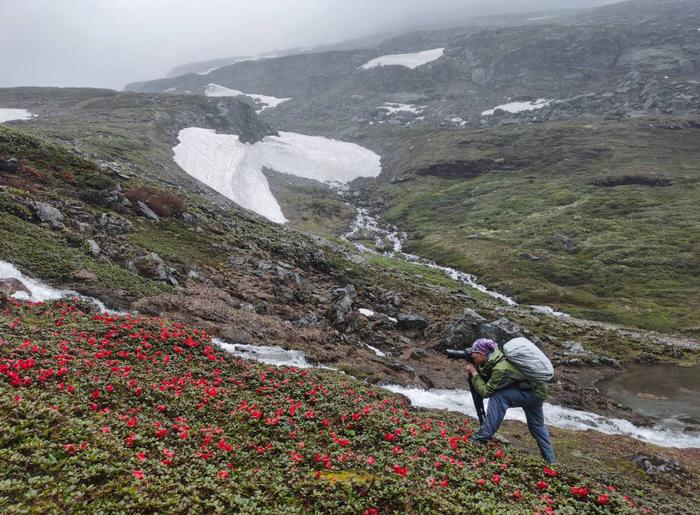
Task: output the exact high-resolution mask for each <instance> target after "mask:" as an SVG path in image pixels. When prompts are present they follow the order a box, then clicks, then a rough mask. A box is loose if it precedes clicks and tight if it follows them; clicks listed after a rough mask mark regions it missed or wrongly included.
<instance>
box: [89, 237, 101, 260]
mask: <svg viewBox="0 0 700 515" xmlns="http://www.w3.org/2000/svg"><path fill="white" fill-rule="evenodd" d="M85 244H86V245H87V250H88V252H89V253H90V254H91V255H92V256H94V257H98V256H99V255H100V254H101V253H102V249H101V248H100V246H99V245H98V244H97V242H96V241H95V240H87V241H86V242H85Z"/></svg>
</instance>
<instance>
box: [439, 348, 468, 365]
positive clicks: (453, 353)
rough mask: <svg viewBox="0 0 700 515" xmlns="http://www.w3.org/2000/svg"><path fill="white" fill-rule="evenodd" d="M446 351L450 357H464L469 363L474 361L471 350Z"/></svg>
mask: <svg viewBox="0 0 700 515" xmlns="http://www.w3.org/2000/svg"><path fill="white" fill-rule="evenodd" d="M445 352H446V353H447V357H448V358H450V359H463V360H465V361H468V362H469V363H474V360H473V359H472V354H471V352H467V351H466V350H456V349H447V350H445Z"/></svg>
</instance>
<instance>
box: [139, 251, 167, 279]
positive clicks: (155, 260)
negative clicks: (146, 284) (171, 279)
mask: <svg viewBox="0 0 700 515" xmlns="http://www.w3.org/2000/svg"><path fill="white" fill-rule="evenodd" d="M130 264H131V266H132V267H133V268H134V269H135V270H136V271H137V272H138V273H139V275H141V276H143V277H148V278H149V279H158V280H160V281H167V280H168V271H167V269H166V268H165V263H164V262H163V260H162V259H161V257H160V256H159V255H158V254H156V253H155V252H151V253H150V254H146V255H145V256H140V257H137V258H136V259H134V260H133V261H132V262H131V263H130Z"/></svg>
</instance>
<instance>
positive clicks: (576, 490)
mask: <svg viewBox="0 0 700 515" xmlns="http://www.w3.org/2000/svg"><path fill="white" fill-rule="evenodd" d="M569 491H570V492H571V493H572V494H574V495H575V496H577V497H581V498H583V497H587V496H588V494H589V493H591V489H590V488H588V487H587V486H584V487H578V486H572V487H571V489H570V490H569Z"/></svg>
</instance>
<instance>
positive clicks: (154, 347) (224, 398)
mask: <svg viewBox="0 0 700 515" xmlns="http://www.w3.org/2000/svg"><path fill="white" fill-rule="evenodd" d="M0 306H2V307H0V310H1V311H0V425H1V426H0V427H2V428H3V430H2V431H1V432H0V460H1V461H2V463H3V467H2V469H1V470H2V472H0V511H2V512H3V513H20V512H26V511H32V512H42V511H45V512H55V511H58V512H69V511H80V512H91V513H94V512H104V511H124V512H173V511H177V512H213V511H224V510H226V511H235V512H260V513H280V512H285V513H309V512H326V513H365V514H376V513H405V512H430V513H437V512H440V513H457V512H488V513H491V512H494V511H500V512H509V513H532V512H539V513H554V512H555V511H556V512H557V513H613V512H614V513H624V512H634V511H637V510H638V509H639V508H638V507H637V506H635V504H634V502H633V501H632V500H631V499H630V498H629V497H626V496H625V495H623V493H621V492H620V491H618V490H617V489H616V488H615V487H614V486H612V485H607V484H601V483H599V482H597V481H596V480H595V479H592V478H588V477H581V476H578V475H576V474H571V473H568V472H566V471H564V470H559V469H558V468H556V467H555V468H549V467H546V466H544V464H543V462H541V461H540V460H536V459H533V458H529V457H524V456H520V455H518V454H516V453H513V452H511V451H510V450H509V449H508V448H507V447H498V446H493V445H488V446H473V445H471V444H469V443H467V440H468V439H469V437H470V436H471V434H472V432H473V431H474V430H475V425H474V423H473V422H472V421H471V420H469V419H467V418H464V417H461V416H458V415H455V414H449V413H440V412H430V411H416V410H412V409H409V408H408V407H407V406H406V404H405V402H404V401H403V400H402V399H401V398H399V397H397V396H395V395H393V394H391V393H389V392H387V391H385V390H382V389H379V388H375V387H371V386H368V385H365V384H363V383H361V382H359V381H357V380H355V379H353V378H351V377H349V376H345V375H341V374H338V373H336V372H332V371H327V370H315V369H314V370H309V369H304V370H300V369H297V368H284V367H281V368H277V367H272V366H267V365H261V364H254V363H250V362H246V361H243V360H241V359H238V358H236V357H234V356H232V355H230V354H228V353H226V352H224V351H223V350H222V349H220V348H219V347H217V346H216V345H214V344H212V343H211V340H210V337H209V336H208V335H207V334H206V333H205V332H203V331H201V330H197V329H196V328H193V327H189V326H187V325H184V324H181V323H171V322H169V321H166V320H163V319H159V318H147V317H137V316H131V315H126V316H111V315H106V314H99V313H96V312H95V311H92V310H91V308H90V307H88V306H86V305H83V304H81V303H79V302H78V301H61V302H55V303H49V304H31V303H21V302H18V301H14V300H12V299H6V298H4V297H3V298H2V299H0Z"/></svg>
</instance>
